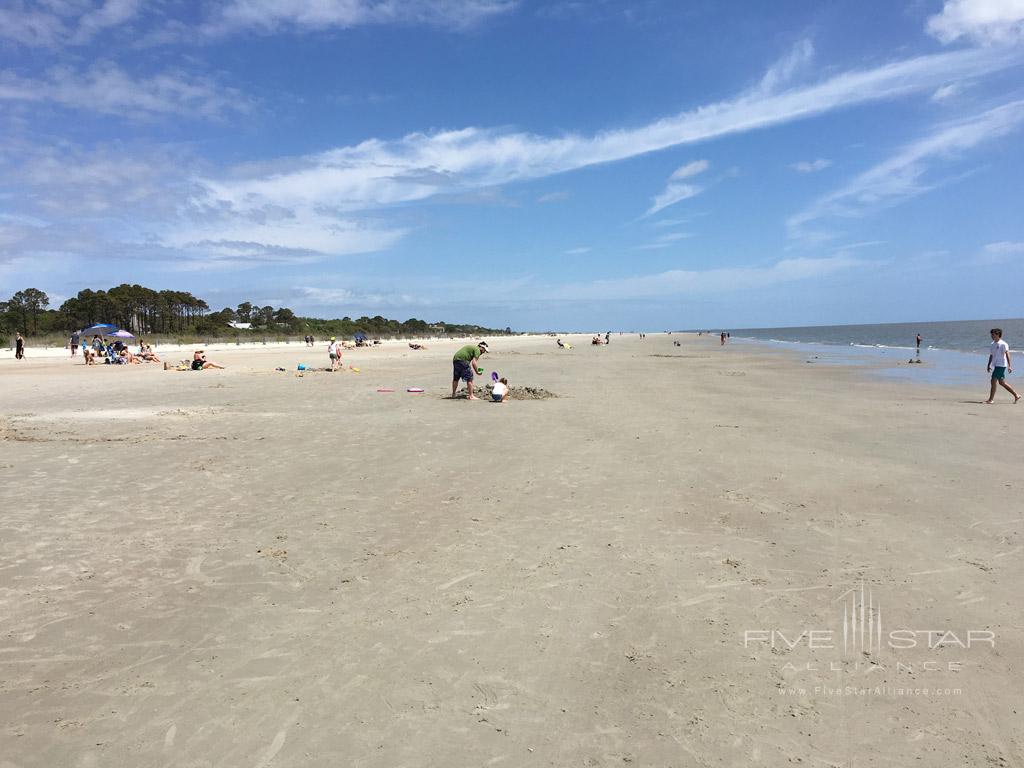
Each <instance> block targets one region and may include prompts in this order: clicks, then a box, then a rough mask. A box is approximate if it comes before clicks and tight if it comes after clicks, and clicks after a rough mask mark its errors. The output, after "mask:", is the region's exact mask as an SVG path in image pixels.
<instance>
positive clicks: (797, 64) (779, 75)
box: [755, 39, 814, 95]
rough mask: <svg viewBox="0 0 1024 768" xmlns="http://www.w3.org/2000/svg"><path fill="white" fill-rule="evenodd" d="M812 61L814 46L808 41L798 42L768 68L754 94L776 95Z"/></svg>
mask: <svg viewBox="0 0 1024 768" xmlns="http://www.w3.org/2000/svg"><path fill="white" fill-rule="evenodd" d="M813 59H814V45H813V44H812V43H811V41H810V40H807V39H804V40H800V41H799V42H798V43H797V44H796V45H794V46H793V48H792V49H791V50H790V51H789V53H788V54H786V55H785V56H783V57H782V58H781V59H779V60H778V61H777V62H775V64H773V65H772V66H770V67H769V68H768V69H767V71H766V72H765V73H764V75H763V76H762V77H761V82H760V83H758V87H757V88H756V89H755V93H759V94H762V95H768V94H772V93H777V92H778V91H779V89H780V88H782V86H784V85H788V84H789V83H790V82H791V81H792V80H793V78H794V77H795V76H796V75H797V74H798V73H799V72H802V71H803V70H805V69H806V68H807V66H808V65H809V64H810V63H811V61H812V60H813Z"/></svg>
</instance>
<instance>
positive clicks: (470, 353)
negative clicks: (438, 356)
mask: <svg viewBox="0 0 1024 768" xmlns="http://www.w3.org/2000/svg"><path fill="white" fill-rule="evenodd" d="M486 352H487V342H486V341H481V342H479V343H478V344H467V345H466V346H464V347H463V348H462V349H460V350H459V351H458V352H456V353H455V355H454V356H453V357H452V398H454V397H455V392H456V391H457V390H458V388H459V382H460V381H464V382H466V391H467V392H468V393H469V399H470V400H479V399H480V398H478V397H476V396H475V395H474V394H473V374H474V372H475V371H476V364H477V361H478V360H479V359H480V356H481V355H483V354H485V353H486Z"/></svg>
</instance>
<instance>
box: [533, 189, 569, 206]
mask: <svg viewBox="0 0 1024 768" xmlns="http://www.w3.org/2000/svg"><path fill="white" fill-rule="evenodd" d="M568 199H569V193H568V192H564V191H559V192H548V193H547V194H544V195H541V196H540V197H538V198H537V202H538V203H557V202H561V201H562V200H568Z"/></svg>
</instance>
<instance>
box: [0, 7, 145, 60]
mask: <svg viewBox="0 0 1024 768" xmlns="http://www.w3.org/2000/svg"><path fill="white" fill-rule="evenodd" d="M6 5H7V7H4V8H0V38H3V39H7V40H11V41H13V42H16V43H19V44H21V45H26V46H32V47H43V48H57V47H59V46H68V45H81V44H85V43H89V42H91V41H92V40H93V38H95V37H96V35H97V34H99V33H100V32H102V31H104V30H107V29H111V28H114V27H119V26H122V25H124V24H126V23H127V22H129V21H131V20H132V19H134V18H135V16H136V15H137V14H138V12H139V6H140V3H139V0H104V1H103V2H99V3H97V2H92V1H91V0H57V1H56V2H37V3H31V2H28V3H23V2H18V1H17V0H15V2H13V3H8V4H6Z"/></svg>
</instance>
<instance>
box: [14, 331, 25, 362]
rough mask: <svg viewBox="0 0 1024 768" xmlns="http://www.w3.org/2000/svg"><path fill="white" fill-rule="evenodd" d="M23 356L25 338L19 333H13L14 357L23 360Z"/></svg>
mask: <svg viewBox="0 0 1024 768" xmlns="http://www.w3.org/2000/svg"><path fill="white" fill-rule="evenodd" d="M24 358H25V340H24V339H23V338H21V334H20V333H18V334H15V339H14V359H15V360H23V359H24Z"/></svg>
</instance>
